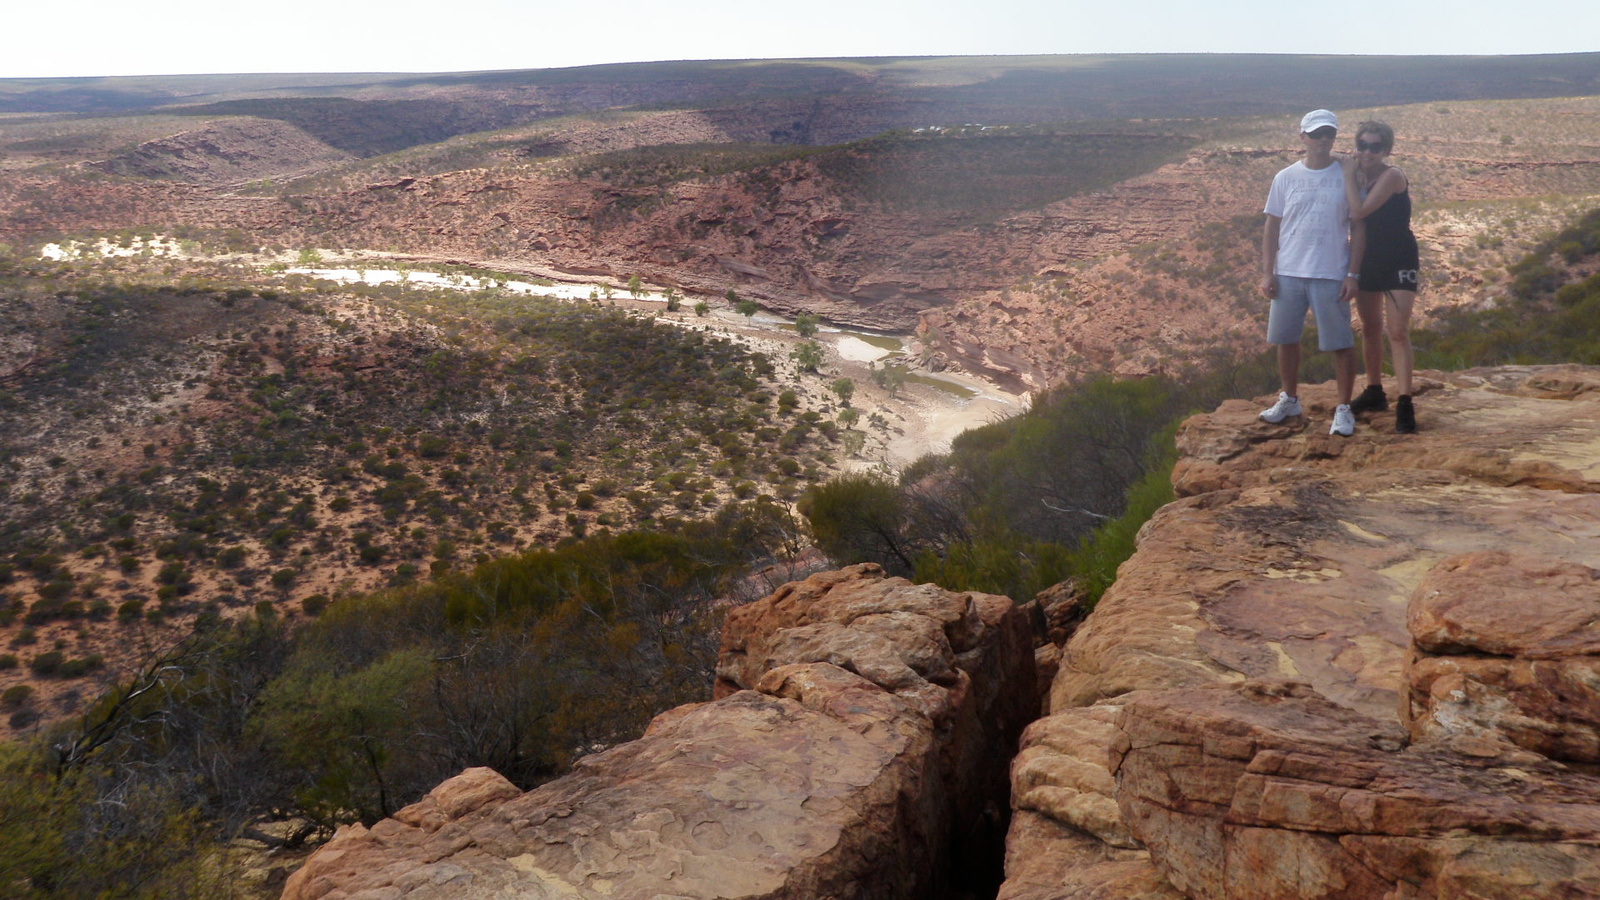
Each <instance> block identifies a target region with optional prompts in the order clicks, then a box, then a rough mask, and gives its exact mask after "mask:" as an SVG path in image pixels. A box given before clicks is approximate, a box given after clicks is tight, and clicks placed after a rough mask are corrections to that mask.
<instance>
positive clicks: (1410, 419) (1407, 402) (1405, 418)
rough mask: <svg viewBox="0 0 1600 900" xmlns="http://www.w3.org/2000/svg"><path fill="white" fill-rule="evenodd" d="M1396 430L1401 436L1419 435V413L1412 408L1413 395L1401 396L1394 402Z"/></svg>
mask: <svg viewBox="0 0 1600 900" xmlns="http://www.w3.org/2000/svg"><path fill="white" fill-rule="evenodd" d="M1394 430H1395V431H1396V432H1398V433H1400V434H1416V433H1417V411H1416V410H1414V409H1412V408H1411V395H1410V394H1401V395H1400V399H1398V400H1396V401H1395V402H1394Z"/></svg>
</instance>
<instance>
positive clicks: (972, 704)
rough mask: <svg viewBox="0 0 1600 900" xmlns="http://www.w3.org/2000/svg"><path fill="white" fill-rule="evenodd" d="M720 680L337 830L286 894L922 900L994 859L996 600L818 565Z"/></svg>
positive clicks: (735, 638)
mask: <svg viewBox="0 0 1600 900" xmlns="http://www.w3.org/2000/svg"><path fill="white" fill-rule="evenodd" d="M717 672H718V680H717V687H716V698H715V699H713V700H712V701H710V702H707V703H701V704H693V705H689V706H684V707H679V708H677V709H674V710H670V711H668V712H665V713H663V714H662V715H660V716H658V717H657V718H656V719H655V721H654V722H653V723H652V724H651V726H650V728H649V730H648V731H647V732H646V733H645V735H644V736H643V737H642V738H640V739H639V740H637V741H633V742H630V743H627V744H623V745H621V746H618V747H615V748H613V749H610V750H607V751H605V752H603V753H598V754H594V755H591V756H588V757H585V758H583V759H582V760H580V761H579V762H578V763H577V765H576V766H575V767H574V769H573V771H572V772H571V773H570V774H568V775H566V776H564V777H562V778H560V779H558V780H556V781H553V782H550V783H548V784H545V785H542V786H540V787H538V788H536V789H534V790H532V791H528V792H522V791H520V790H518V789H517V788H516V787H514V786H513V785H511V784H510V783H509V782H507V781H506V780H505V779H504V778H501V777H500V776H499V775H498V774H496V773H494V772H492V771H489V770H486V769H471V770H468V771H466V772H464V773H462V774H461V775H459V776H457V777H455V778H452V779H450V780H449V781H446V782H445V783H444V784H441V785H440V786H439V787H438V788H436V789H434V790H433V791H432V792H431V793H430V794H429V795H428V796H427V797H426V798H424V799H423V800H422V801H420V802H418V803H416V804H413V805H412V806H409V807H406V808H405V809H403V810H401V811H400V812H399V813H397V814H396V815H395V816H394V817H393V818H391V819H386V820H383V821H381V822H378V823H376V824H375V825H373V826H372V827H371V828H364V827H362V826H360V825H351V826H347V827H345V828H341V829H340V830H339V832H338V833H337V834H336V835H335V836H334V838H333V840H331V841H330V842H329V843H328V844H327V845H325V846H324V847H322V848H321V849H320V850H318V851H317V852H316V853H315V854H313V855H312V856H311V858H310V859H309V860H308V861H307V862H306V864H305V865H304V866H303V867H302V868H301V869H300V870H299V871H298V872H296V873H295V874H294V875H293V876H291V877H290V879H289V881H288V883H287V884H286V886H285V889H284V893H283V897H284V898H285V900H313V898H322V900H398V898H408V900H436V898H437V900H443V898H451V900H477V898H556V897H560V898H573V897H593V898H611V900H632V898H638V900H646V898H708V900H709V898H745V897H749V898H757V897H760V898H795V900H801V898H822V897H851V898H905V897H912V898H920V897H936V896H943V895H945V894H947V893H949V892H950V891H951V888H952V885H953V884H956V883H957V882H958V881H959V878H960V871H959V870H958V869H957V868H956V866H955V863H957V862H958V861H960V860H962V859H963V858H964V857H965V856H966V855H968V854H972V853H979V852H981V851H982V850H984V849H985V848H987V849H990V850H995V851H997V850H998V847H999V841H1000V839H1001V837H1002V836H1001V835H1000V834H998V833H996V832H997V831H998V829H999V827H1000V823H1002V822H1003V821H1004V818H1005V817H1004V815H1003V810H1004V803H1005V790H1006V765H1007V762H1008V760H1009V757H1010V755H1011V753H1010V750H1011V748H1012V747H1013V746H1014V745H1015V740H1016V737H1017V735H1018V734H1019V733H1020V731H1021V729H1022V726H1023V725H1024V724H1025V723H1026V722H1027V721H1028V720H1029V719H1030V718H1032V716H1033V714H1035V713H1036V703H1037V700H1036V698H1037V692H1036V688H1035V685H1034V668H1033V653H1032V636H1031V630H1030V628H1029V625H1028V622H1027V620H1026V618H1025V616H1024V615H1023V614H1022V613H1021V612H1020V611H1019V610H1018V609H1017V608H1016V607H1014V606H1013V604H1012V603H1011V601H1010V600H1008V599H1006V598H1004V597H995V596H991V595H984V594H971V593H954V592H949V591H944V590H941V589H939V588H937V587H933V586H928V585H920V586H919V585H912V584H910V583H909V582H907V581H905V580H904V579H898V578H886V577H884V576H883V573H882V572H881V570H879V569H878V568H877V567H875V566H870V565H865V566H855V567H851V568H849V569H845V570H842V571H838V572H829V573H823V574H820V575H816V576H813V577H811V578H809V579H807V580H805V581H802V582H796V583H792V584H789V585H785V586H784V587H782V588H779V589H778V591H777V592H775V593H774V594H773V595H772V596H770V597H768V598H766V599H764V600H761V601H758V602H756V603H754V604H749V605H747V606H743V607H736V608H734V609H733V610H731V611H730V613H729V616H728V622H727V625H726V627H725V629H724V637H723V651H722V654H721V658H720V660H719V663H718V667H717ZM985 792H987V793H986V794H985Z"/></svg>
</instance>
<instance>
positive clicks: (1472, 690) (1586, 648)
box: [1400, 550, 1600, 764]
mask: <svg viewBox="0 0 1600 900" xmlns="http://www.w3.org/2000/svg"><path fill="white" fill-rule="evenodd" d="M1406 622H1407V626H1408V628H1409V629H1410V631H1411V636H1412V639H1413V644H1412V653H1411V656H1410V658H1409V660H1408V665H1407V668H1406V676H1407V678H1406V687H1407V689H1408V690H1407V693H1406V696H1405V697H1404V699H1403V702H1402V705H1401V708H1400V718H1401V721H1402V722H1403V723H1404V724H1405V725H1406V726H1407V727H1408V728H1409V730H1410V733H1411V737H1412V738H1413V739H1415V740H1417V741H1426V740H1430V739H1441V738H1452V737H1456V736H1465V737H1490V738H1500V739H1505V740H1508V741H1510V742H1512V743H1513V744H1516V745H1517V746H1519V747H1523V748H1526V749H1528V750H1532V751H1535V752H1537V753H1541V754H1543V755H1545V756H1548V757H1550V758H1552V759H1560V760H1567V761H1571V762H1579V763H1591V764H1592V763H1600V572H1597V571H1596V570H1594V569H1591V568H1589V567H1588V566H1586V565H1583V564H1581V563H1575V562H1568V561H1566V560H1562V559H1557V558H1553V557H1548V556H1543V555H1532V554H1512V553H1506V552H1504V551H1501V550H1486V551H1481V552H1478V553H1469V554H1464V555H1462V556H1458V557H1453V558H1451V559H1448V560H1445V561H1444V562H1441V563H1440V564H1438V565H1436V566H1434V567H1433V570H1432V571H1430V572H1429V573H1428V575H1427V577H1426V578H1424V579H1423V580H1422V583H1421V584H1419V585H1417V589H1416V591H1415V593H1414V594H1413V595H1412V598H1411V605H1410V607H1409V608H1408V610H1407V616H1406Z"/></svg>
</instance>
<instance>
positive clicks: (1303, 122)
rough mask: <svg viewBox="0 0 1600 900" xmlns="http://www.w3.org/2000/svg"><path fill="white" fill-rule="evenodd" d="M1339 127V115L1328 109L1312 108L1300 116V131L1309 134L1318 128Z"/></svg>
mask: <svg viewBox="0 0 1600 900" xmlns="http://www.w3.org/2000/svg"><path fill="white" fill-rule="evenodd" d="M1338 127H1339V117H1338V116H1336V115H1334V114H1333V111H1332V110H1328V109H1313V110H1312V111H1311V112H1308V113H1306V114H1305V115H1304V116H1302V117H1301V118H1300V133H1301V134H1310V133H1311V132H1313V131H1316V130H1317V129H1318V128H1334V129H1337V128H1338Z"/></svg>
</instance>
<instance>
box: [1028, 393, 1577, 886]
mask: <svg viewBox="0 0 1600 900" xmlns="http://www.w3.org/2000/svg"><path fill="white" fill-rule="evenodd" d="M1331 388H1332V386H1331V385H1324V386H1320V387H1313V388H1307V389H1305V390H1304V391H1303V392H1302V400H1303V402H1305V403H1306V404H1307V410H1308V415H1307V416H1306V417H1303V418H1299V419H1292V420H1290V421H1288V422H1286V423H1283V424H1281V425H1267V424H1265V423H1262V422H1260V421H1259V420H1258V419H1256V417H1255V413H1256V412H1257V411H1258V410H1259V409H1260V408H1261V406H1263V405H1265V404H1264V403H1263V402H1260V401H1257V402H1247V401H1230V402H1228V403H1225V404H1223V406H1222V407H1221V408H1219V409H1218V410H1217V411H1216V412H1214V413H1211V414H1208V415H1202V416H1196V417H1194V418H1192V419H1190V420H1189V421H1188V422H1187V423H1185V425H1184V427H1183V429H1182V430H1181V432H1180V435H1179V446H1180V449H1181V450H1182V453H1183V456H1182V459H1181V460H1180V462H1179V464H1178V466H1177V468H1176V469H1175V471H1174V474H1173V479H1174V483H1175V485H1176V487H1177V490H1178V494H1179V500H1178V501H1177V502H1175V503H1173V504H1171V505H1169V506H1168V507H1166V508H1165V509H1163V510H1162V511H1160V512H1159V513H1158V514H1157V515H1156V516H1155V517H1154V518H1152V520H1151V521H1150V522H1149V523H1147V524H1146V526H1145V529H1144V531H1143V532H1142V534H1141V538H1140V544H1139V550H1138V552H1137V553H1136V554H1135V555H1134V556H1133V558H1132V559H1130V560H1129V561H1128V562H1126V563H1125V564H1124V565H1123V567H1122V569H1121V570H1120V571H1119V573H1118V579H1117V582H1116V584H1115V585H1113V587H1112V588H1111V589H1110V590H1109V591H1108V592H1107V593H1106V595H1105V597H1104V598H1103V599H1102V600H1101V601H1100V603H1099V605H1098V606H1097V607H1096V608H1095V610H1094V611H1093V613H1091V614H1090V616H1089V617H1088V618H1087V620H1085V621H1084V622H1083V623H1082V624H1081V625H1080V626H1079V627H1078V628H1077V630H1076V631H1075V633H1074V634H1073V637H1072V638H1071V640H1070V641H1069V642H1068V643H1067V645H1066V647H1065V648H1064V650H1063V653H1062V655H1061V659H1060V663H1059V666H1060V669H1059V672H1058V674H1057V675H1056V678H1055V681H1054V683H1053V685H1052V687H1051V692H1050V709H1051V710H1052V714H1051V715H1050V716H1049V717H1047V718H1046V719H1044V720H1042V721H1041V722H1038V723H1035V724H1034V725H1033V726H1031V727H1030V728H1029V729H1028V732H1027V733H1026V735H1025V737H1024V739H1023V749H1022V751H1021V754H1020V755H1019V757H1018V759H1017V761H1016V763H1015V764H1014V766H1013V771H1012V777H1013V801H1012V802H1013V806H1014V807H1015V808H1016V810H1017V812H1016V815H1015V818H1014V821H1013V825H1012V837H1011V845H1010V851H1009V853H1008V857H1007V877H1008V880H1007V882H1006V885H1005V887H1004V888H1003V889H1002V891H1001V896H1002V897H1008V898H1009V897H1027V898H1030V900H1031V898H1040V900H1043V898H1067V897H1072V898H1078V897H1090V896H1174V897H1175V896H1187V897H1191V898H1213V897H1218V898H1220V897H1251V898H1291V897H1292V898H1309V897H1319V898H1320V897H1328V898H1333V897H1360V898H1365V897H1372V898H1378V897H1386V898H1395V900H1398V898H1421V897H1429V898H1432V897H1465V896H1470V897H1519V898H1520V897H1527V898H1534V897H1578V896H1584V897H1588V896H1600V849H1597V847H1600V842H1597V841H1596V837H1597V833H1596V827H1597V826H1600V779H1596V778H1595V777H1593V776H1592V774H1591V773H1592V772H1593V768H1592V764H1593V762H1594V761H1595V757H1594V752H1595V748H1596V746H1597V742H1596V734H1597V731H1596V716H1597V714H1596V713H1595V710H1596V709H1600V704H1597V703H1596V702H1595V701H1596V697H1595V685H1596V684H1600V678H1597V677H1596V672H1597V668H1596V666H1595V656H1594V653H1595V650H1594V644H1595V642H1596V641H1597V640H1600V637H1597V634H1600V624H1597V623H1600V608H1597V605H1596V587H1595V584H1596V573H1595V572H1594V570H1593V568H1592V566H1593V565H1594V563H1595V562H1596V561H1597V560H1600V541H1597V536H1600V497H1597V496H1596V492H1597V489H1600V479H1597V478H1596V477H1595V475H1594V473H1595V472H1596V471H1600V402H1597V391H1600V372H1597V371H1596V370H1592V369H1586V368H1580V367H1536V368H1503V369H1495V370H1483V371H1470V372H1463V373H1456V374H1452V375H1449V376H1445V375H1438V374H1433V375H1431V376H1429V377H1426V378H1423V379H1422V382H1421V387H1420V389H1419V391H1418V398H1417V404H1418V409H1419V410H1420V414H1421V425H1422V430H1421V431H1420V432H1419V433H1418V434H1416V435H1411V436H1401V435H1395V434H1393V417H1392V414H1387V413H1384V414H1376V415H1373V416H1371V417H1369V418H1368V419H1367V420H1365V421H1364V422H1363V423H1362V424H1361V425H1360V426H1359V427H1358V429H1357V431H1356V434H1355V435H1354V436H1353V437H1352V438H1348V439H1341V438H1337V437H1331V436H1328V435H1326V433H1325V429H1326V422H1327V419H1328V417H1329V415H1330V414H1331V412H1332V399H1333V398H1332V396H1331V395H1332V390H1331ZM1113 805H1114V806H1115V809H1116V813H1117V814H1116V815H1111V814H1110V813H1109V809H1110V806H1113ZM1041 820H1042V821H1041ZM1022 847H1027V848H1028V850H1027V851H1026V852H1025V853H1024V852H1023V851H1022V850H1021V849H1020V848H1022ZM1041 859H1050V860H1056V861H1060V860H1073V862H1072V863H1071V864H1066V863H1061V862H1054V863H1051V864H1048V865H1047V864H1045V863H1043V862H1041V861H1040V860H1041ZM1090 872H1100V873H1103V874H1105V876H1106V877H1107V878H1108V879H1114V880H1115V881H1116V882H1117V883H1118V884H1123V885H1127V886H1128V887H1127V888H1126V890H1123V892H1122V893H1115V892H1113V893H1096V891H1098V890H1101V889H1100V888H1088V887H1085V884H1086V881H1087V879H1088V878H1089V875H1088V874H1087V873H1090ZM1152 883H1161V884H1164V885H1165V889H1166V890H1168V891H1170V892H1171V893H1169V894H1166V895H1163V894H1160V893H1151V891H1153V890H1155V889H1153V888H1150V887H1149V885H1151V884H1152Z"/></svg>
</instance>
